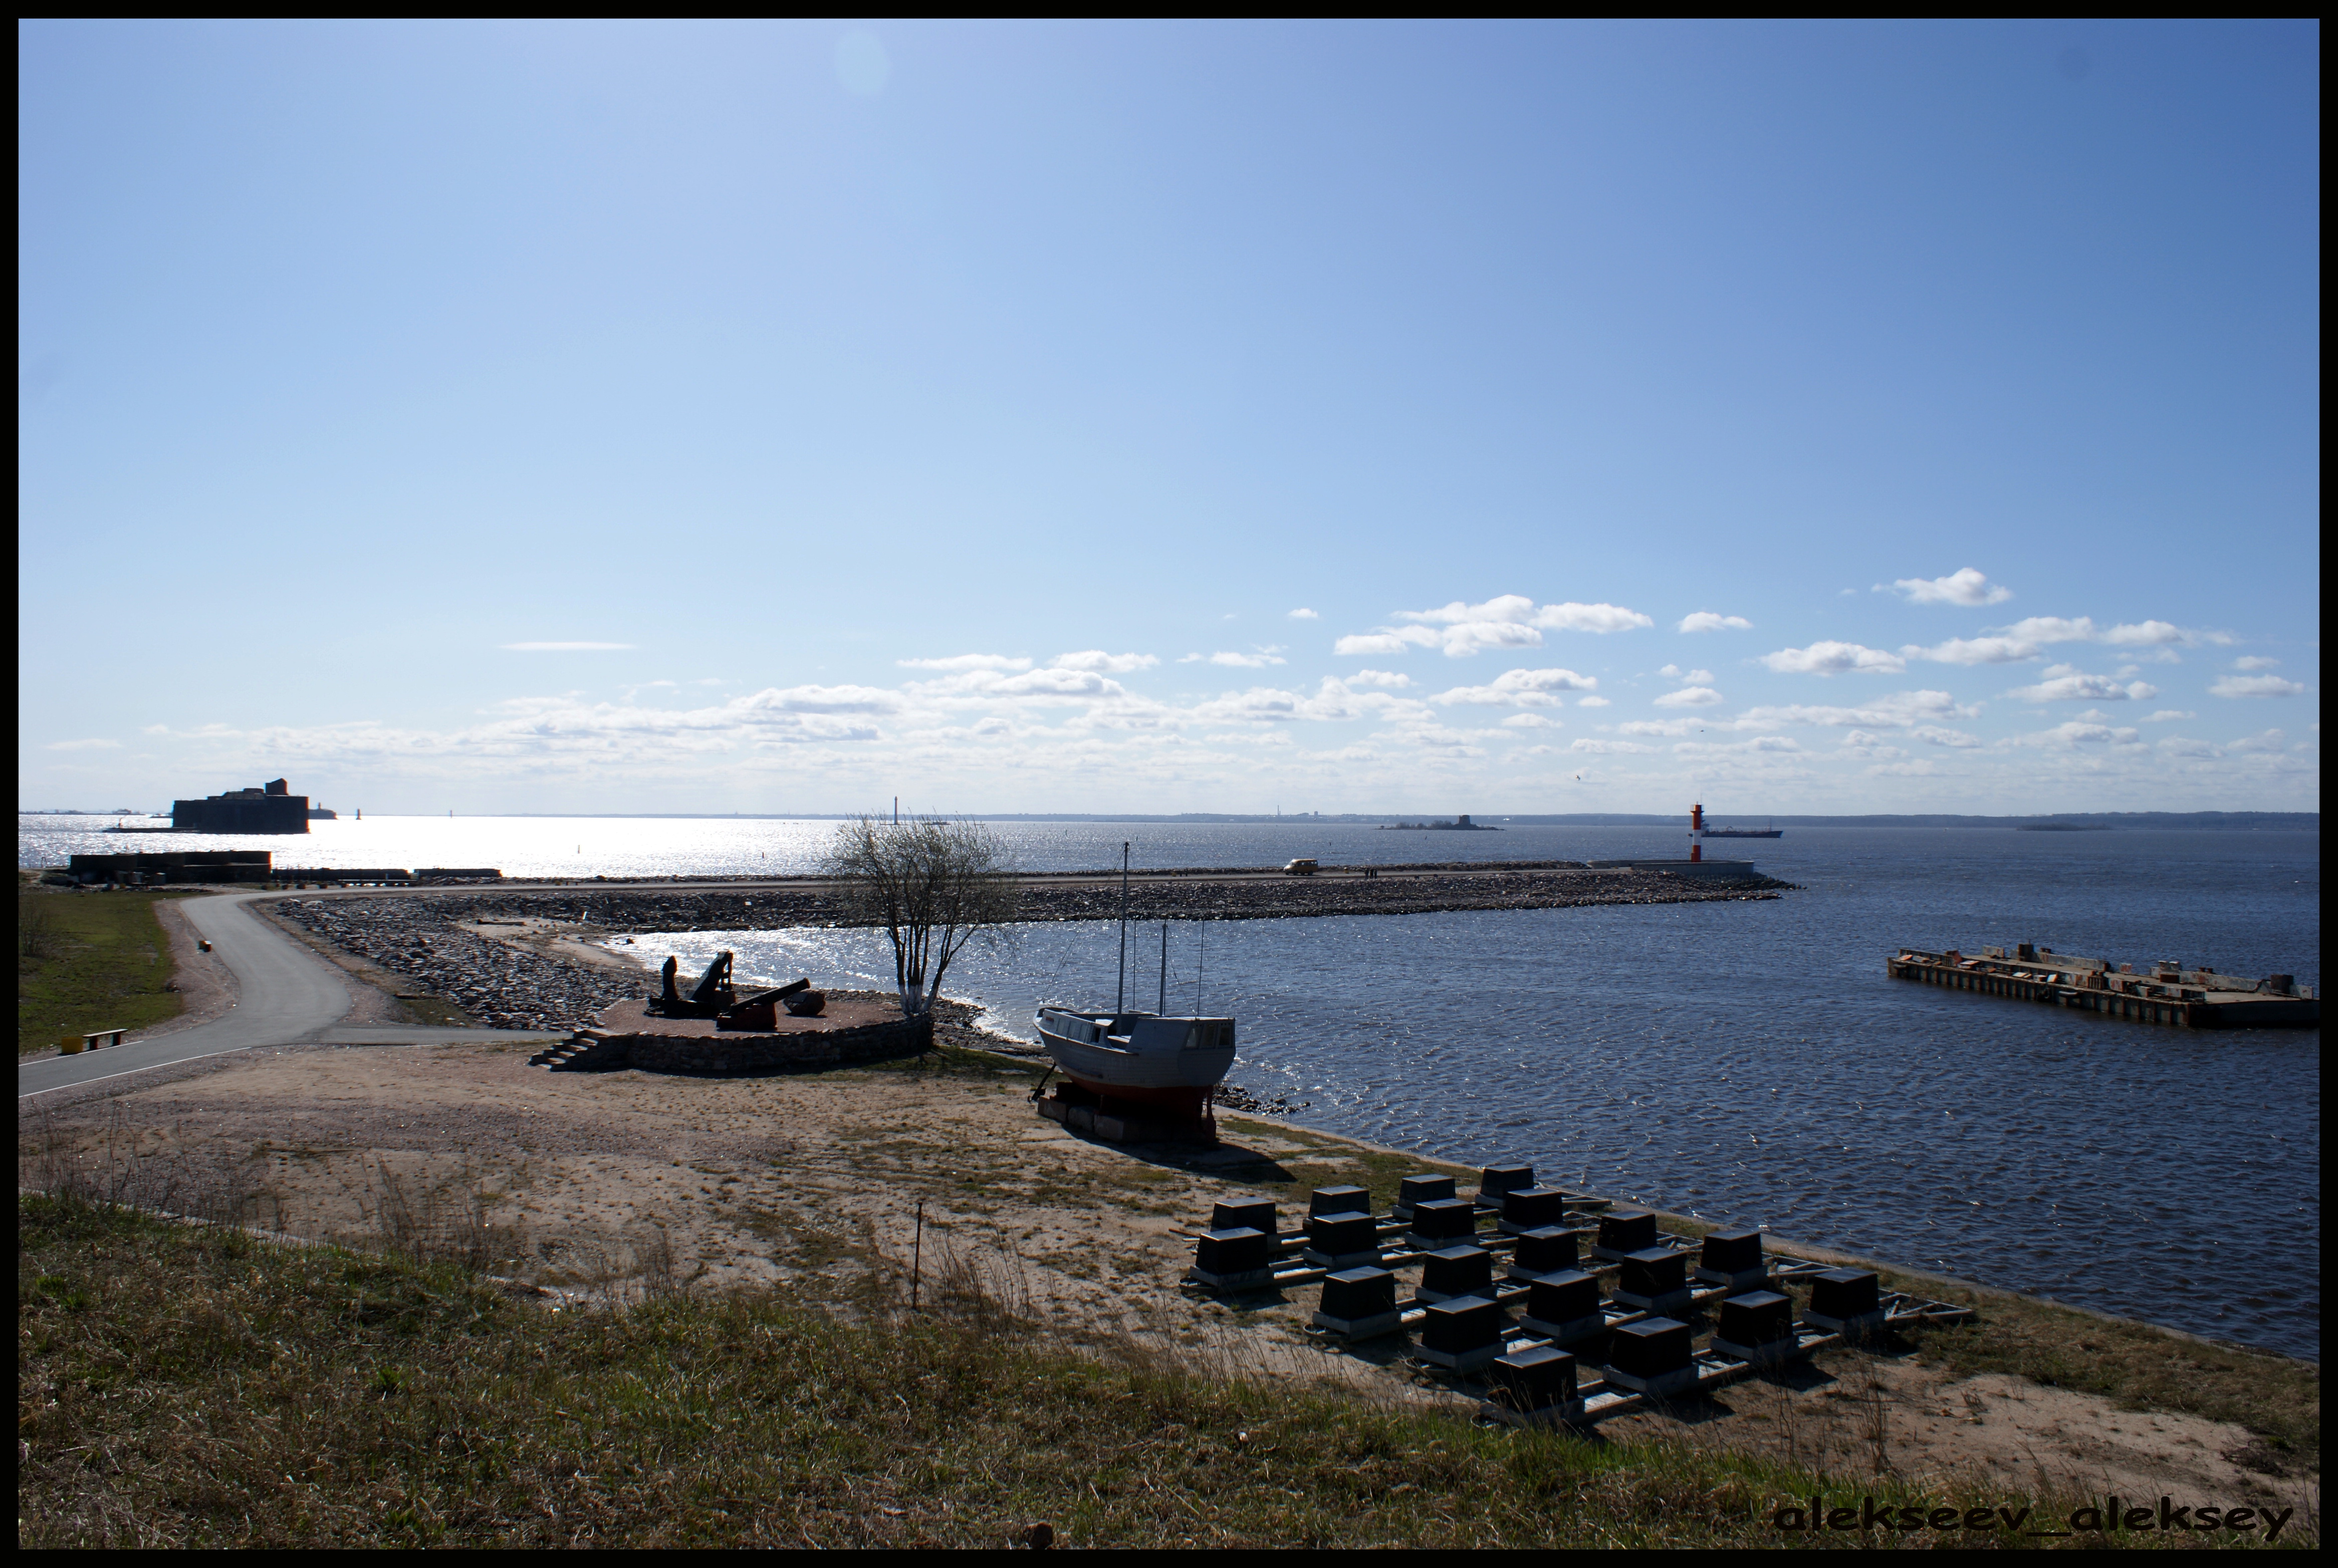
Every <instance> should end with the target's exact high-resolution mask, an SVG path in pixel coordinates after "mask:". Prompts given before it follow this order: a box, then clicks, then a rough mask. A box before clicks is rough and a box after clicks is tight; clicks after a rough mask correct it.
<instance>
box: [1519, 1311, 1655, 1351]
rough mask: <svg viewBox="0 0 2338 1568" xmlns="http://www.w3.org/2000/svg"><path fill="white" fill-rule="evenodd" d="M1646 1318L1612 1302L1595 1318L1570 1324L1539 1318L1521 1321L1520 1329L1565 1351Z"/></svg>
mask: <svg viewBox="0 0 2338 1568" xmlns="http://www.w3.org/2000/svg"><path fill="white" fill-rule="evenodd" d="M1646 1316H1647V1314H1646V1313H1645V1312H1636V1311H1634V1310H1633V1309H1632V1308H1628V1307H1618V1306H1616V1305H1615V1304H1614V1303H1612V1302H1610V1303H1608V1304H1607V1305H1606V1306H1603V1307H1601V1308H1599V1310H1598V1312H1597V1313H1596V1315H1595V1316H1592V1317H1588V1318H1576V1319H1574V1320H1573V1321H1572V1322H1567V1323H1546V1322H1544V1321H1543V1320H1542V1319H1541V1318H1519V1319H1518V1328H1520V1329H1522V1330H1523V1331H1525V1332H1526V1333H1528V1334H1533V1335H1536V1336H1537V1337H1539V1338H1544V1339H1547V1340H1549V1341H1550V1342H1551V1343H1552V1344H1554V1345H1556V1346H1557V1347H1558V1348H1560V1349H1562V1350H1564V1349H1566V1348H1567V1347H1569V1346H1571V1345H1580V1344H1582V1343H1583V1342H1584V1341H1586V1340H1587V1339H1596V1338H1599V1337H1600V1336H1601V1335H1602V1334H1612V1333H1614V1332H1615V1331H1616V1329H1618V1328H1622V1327H1623V1326H1624V1325H1625V1324H1626V1323H1637V1322H1638V1321H1639V1320H1640V1319H1641V1318H1645V1317H1646Z"/></svg>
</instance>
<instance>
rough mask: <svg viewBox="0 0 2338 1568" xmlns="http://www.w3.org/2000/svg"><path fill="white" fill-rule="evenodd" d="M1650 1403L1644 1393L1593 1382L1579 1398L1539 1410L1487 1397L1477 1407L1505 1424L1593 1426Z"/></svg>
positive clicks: (1484, 1415)
mask: <svg viewBox="0 0 2338 1568" xmlns="http://www.w3.org/2000/svg"><path fill="white" fill-rule="evenodd" d="M1647 1402H1648V1398H1647V1396H1646V1395H1645V1394H1626V1393H1624V1392H1621V1391H1620V1390H1617V1389H1614V1388H1608V1387H1602V1386H1600V1385H1598V1384H1594V1385H1592V1386H1591V1387H1589V1388H1588V1389H1587V1390H1586V1392H1585V1393H1584V1396H1583V1397H1581V1398H1580V1399H1571V1400H1569V1401H1567V1403H1566V1404H1564V1405H1546V1406H1543V1407H1542V1408H1541V1409H1539V1410H1513V1409H1511V1408H1510V1407H1509V1406H1507V1405H1497V1404H1494V1403H1493V1402H1492V1401H1490V1400H1488V1401H1487V1402H1486V1403H1484V1404H1481V1405H1479V1406H1478V1416H1480V1417H1482V1418H1484V1419H1486V1420H1488V1421H1499V1422H1500V1423H1502V1425H1504V1426H1596V1425H1597V1424H1598V1423H1600V1422H1602V1421H1606V1420H1607V1419H1609V1418H1610V1417H1612V1416H1629V1415H1630V1414H1631V1413H1632V1412H1633V1411H1635V1410H1637V1409H1639V1408H1641V1407H1642V1406H1645V1405H1646V1404H1647Z"/></svg>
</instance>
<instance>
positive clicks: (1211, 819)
mask: <svg viewBox="0 0 2338 1568" xmlns="http://www.w3.org/2000/svg"><path fill="white" fill-rule="evenodd" d="M16 815H17V816H18V817H19V818H26V817H36V818H75V817H78V818H88V817H113V816H117V815H120V813H116V812H113V811H63V810H49V809H42V810H38V811H23V810H20V811H18V812H17V813H16ZM129 815H131V816H133V817H135V816H139V815H141V813H138V812H134V811H133V812H131V813H129ZM375 815H376V816H377V817H379V818H383V819H385V820H392V819H395V820H405V819H407V818H409V817H427V818H431V819H432V820H447V819H448V818H440V817H439V816H438V815H437V813H435V812H410V813H398V812H389V811H379V812H376V813H375ZM861 815H862V813H860V812H857V811H481V812H476V813H468V814H466V816H467V819H469V820H473V821H477V820H492V821H515V822H526V821H570V822H604V821H606V822H850V821H852V820H854V819H855V818H858V817H860V816H861ZM938 815H942V816H947V817H950V818H955V819H957V820H959V821H966V822H1097V823H1102V822H1130V823H1146V824H1159V823H1193V824H1196V825H1203V826H1208V825H1215V824H1228V825H1234V826H1255V825H1262V824H1273V823H1285V822H1287V823H1289V824H1291V825H1292V826H1293V827H1326V828H1330V827H1350V828H1378V827H1393V826H1396V825H1398V824H1400V823H1403V822H1406V821H1408V820H1410V821H1414V822H1418V821H1419V818H1420V813H1419V812H1417V811H1413V812H1400V811H1386V812H1354V811H1346V812H1340V813H1337V814H1331V813H1326V814H1325V815H1322V816H1320V817H1319V816H1295V815H1294V816H1287V817H1278V816H1272V815H1256V816H1243V815H1239V814H1233V813H1221V812H1211V811H1185V812H1180V813H1177V814H1175V815H1159V814H1153V815H1148V814H1145V813H1142V812H1126V813H1122V814H1119V815H1110V814H1105V813H1097V812H1085V813H1083V812H1072V811H1063V812H1017V811H968V812H942V813H938ZM1479 815H1481V816H1487V817H1488V824H1487V826H1488V827H1490V826H1492V825H1493V824H1496V823H1498V824H1500V825H1502V826H1506V827H1512V828H1681V829H1682V830H1683V831H1686V828H1685V823H1686V822H1687V817H1686V815H1685V814H1684V813H1679V812H1675V813H1673V814H1671V815H1667V816H1650V815H1645V814H1632V813H1621V812H1580V813H1575V814H1572V815H1567V816H1508V817H1491V816H1490V814H1488V813H1479ZM1755 817H1759V818H1761V819H1762V821H1763V823H1765V824H1768V825H1771V826H1774V827H1779V828H1990V829H2004V828H2030V829H2033V830H2034V829H2038V828H2044V829H2046V830H2048V831H2052V830H2056V829H2058V828H2060V829H2068V828H2134V829H2152V830H2159V831H2169V832H2183V831H2190V832H2276V833H2319V832H2321V831H2322V813H2320V812H2319V811H2074V812H2064V813H2058V814H2051V815H2045V816H2040V815H2038V813H2035V812H2029V813H2021V814H2016V815H2009V816H2003V817H1956V816H1921V815H1916V816H1908V815H1901V816H1894V815H1886V814H1877V815H1872V816H1865V817H1779V816H1773V815H1771V814H1769V813H1767V812H1755V811H1744V812H1738V813H1735V814H1734V815H1730V816H1726V817H1724V816H1722V815H1719V814H1715V815H1714V817H1713V818H1712V820H1713V821H1714V822H1715V823H1716V824H1719V825H1723V826H1727V825H1729V824H1731V823H1734V822H1737V821H1740V820H1744V821H1751V820H1752V819H1753V818H1755ZM1444 827H1445V828H1446V830H1447V831H1449V832H1450V831H1454V830H1455V829H1454V828H1452V825H1451V824H1449V823H1448V824H1444Z"/></svg>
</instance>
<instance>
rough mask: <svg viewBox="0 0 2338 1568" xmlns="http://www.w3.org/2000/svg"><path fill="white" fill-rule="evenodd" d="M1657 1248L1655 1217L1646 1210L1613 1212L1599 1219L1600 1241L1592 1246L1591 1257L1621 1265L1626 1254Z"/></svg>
mask: <svg viewBox="0 0 2338 1568" xmlns="http://www.w3.org/2000/svg"><path fill="white" fill-rule="evenodd" d="M1655 1244H1656V1217H1655V1215H1654V1214H1651V1213H1649V1212H1647V1211H1646V1210H1643V1209H1611V1210H1608V1211H1607V1212H1606V1213H1605V1214H1602V1215H1601V1216H1599V1239H1598V1240H1596V1241H1594V1242H1593V1243H1592V1244H1591V1255H1592V1256H1593V1257H1595V1258H1604V1259H1606V1260H1607V1261H1608V1262H1610V1263H1619V1262H1621V1261H1623V1259H1624V1254H1626V1252H1638V1251H1641V1250H1645V1249H1646V1248H1650V1247H1654V1246H1655Z"/></svg>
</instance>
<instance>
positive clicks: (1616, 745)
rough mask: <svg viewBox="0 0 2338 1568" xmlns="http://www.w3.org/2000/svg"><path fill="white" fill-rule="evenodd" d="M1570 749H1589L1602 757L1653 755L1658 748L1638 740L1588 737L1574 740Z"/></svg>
mask: <svg viewBox="0 0 2338 1568" xmlns="http://www.w3.org/2000/svg"><path fill="white" fill-rule="evenodd" d="M1569 749H1570V750H1576V751H1589V752H1592V753H1593V754H1595V755H1596V756H1601V757H1652V756H1654V755H1655V750H1656V749H1655V747H1654V746H1643V745H1641V744H1640V743H1639V742H1637V741H1636V740H1590V739H1588V738H1587V737H1586V739H1584V740H1577V741H1576V742H1574V743H1573V745H1572V746H1571V747H1570V748H1569Z"/></svg>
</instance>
